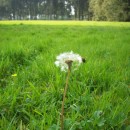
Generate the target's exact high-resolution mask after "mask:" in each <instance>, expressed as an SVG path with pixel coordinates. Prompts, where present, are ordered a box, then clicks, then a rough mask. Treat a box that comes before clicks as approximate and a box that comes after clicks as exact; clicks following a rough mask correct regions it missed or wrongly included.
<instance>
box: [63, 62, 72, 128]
mask: <svg viewBox="0 0 130 130" xmlns="http://www.w3.org/2000/svg"><path fill="white" fill-rule="evenodd" d="M66 64H67V65H68V74H67V77H66V84H65V88H64V94H63V101H62V107H61V130H64V104H65V97H66V93H67V89H68V82H69V77H70V70H71V65H72V61H67V62H66Z"/></svg>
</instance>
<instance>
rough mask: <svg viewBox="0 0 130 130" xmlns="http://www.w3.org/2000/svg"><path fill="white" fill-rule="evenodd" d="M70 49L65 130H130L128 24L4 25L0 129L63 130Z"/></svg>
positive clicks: (1, 26) (0, 40)
mask: <svg viewBox="0 0 130 130" xmlns="http://www.w3.org/2000/svg"><path fill="white" fill-rule="evenodd" d="M71 50H72V51H73V52H74V53H78V54H80V55H82V56H83V57H85V58H86V59H87V62H86V63H85V64H82V65H81V66H80V67H79V69H78V70H77V71H74V72H72V73H71V77H70V80H69V89H68V92H67V98H66V102H65V122H64V123H65V130H129V129H130V23H118V22H116V23H114V22H85V21H84V22H76V21H72V22H71V21H64V22H62V21H51V22H49V21H44V22H43V21H39V22H37V21H13V22H9V21H0V130H59V128H60V112H61V104H62V95H63V89H64V86H65V79H66V73H65V72H61V71H60V69H59V68H57V67H56V66H55V64H54V62H55V60H56V56H57V55H59V54H60V53H63V52H69V51H71Z"/></svg>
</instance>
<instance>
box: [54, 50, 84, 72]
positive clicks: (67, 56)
mask: <svg viewBox="0 0 130 130" xmlns="http://www.w3.org/2000/svg"><path fill="white" fill-rule="evenodd" d="M66 61H72V62H73V63H72V69H73V70H76V69H77V68H78V66H79V65H80V64H81V63H82V57H81V56H80V55H79V54H74V53H73V52H72V51H71V52H65V53H62V54H60V55H58V56H57V57H56V61H55V65H56V66H57V67H60V68H61V71H67V70H68V65H67V63H66Z"/></svg>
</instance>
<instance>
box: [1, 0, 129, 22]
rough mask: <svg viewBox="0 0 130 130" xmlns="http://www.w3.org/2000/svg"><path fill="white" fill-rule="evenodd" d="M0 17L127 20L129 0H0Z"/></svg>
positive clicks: (16, 18)
mask: <svg viewBox="0 0 130 130" xmlns="http://www.w3.org/2000/svg"><path fill="white" fill-rule="evenodd" d="M0 19H1V20H4V19H9V20H23V19H24V20H37V19H44V20H73V19H75V20H96V21H130V0H0Z"/></svg>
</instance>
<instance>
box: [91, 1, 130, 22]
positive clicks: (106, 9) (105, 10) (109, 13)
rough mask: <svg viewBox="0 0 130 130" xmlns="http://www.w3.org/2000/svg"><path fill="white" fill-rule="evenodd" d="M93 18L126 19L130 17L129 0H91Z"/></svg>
mask: <svg viewBox="0 0 130 130" xmlns="http://www.w3.org/2000/svg"><path fill="white" fill-rule="evenodd" d="M89 11H90V12H91V19H92V20H107V21H126V20H127V19H129V11H130V10H129V1H128V0H90V2H89Z"/></svg>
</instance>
